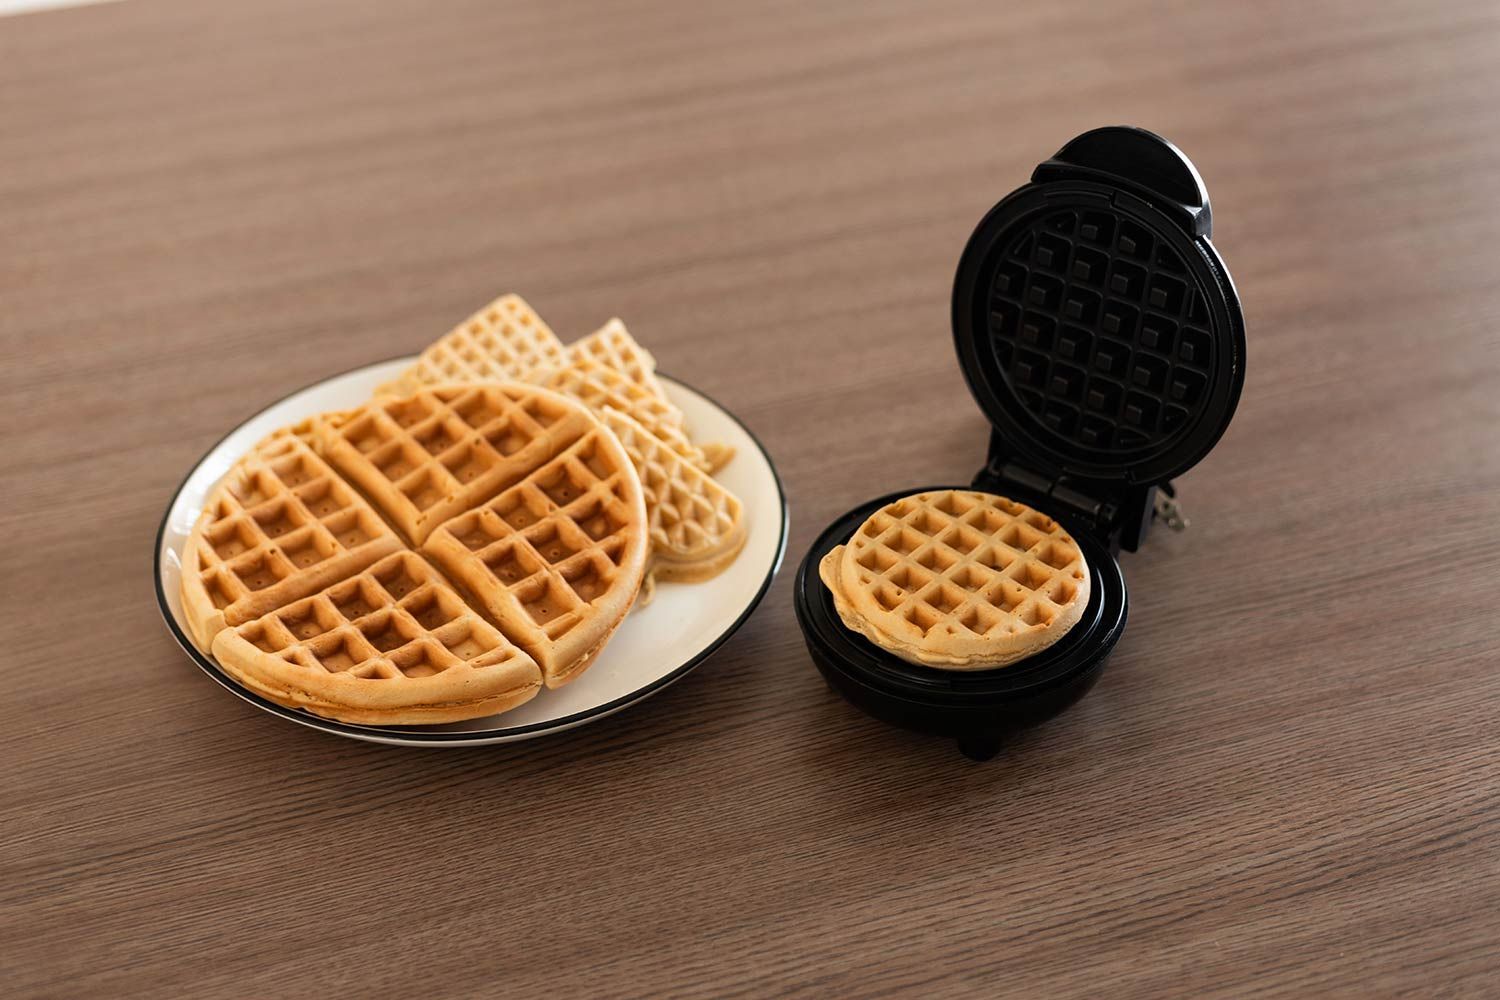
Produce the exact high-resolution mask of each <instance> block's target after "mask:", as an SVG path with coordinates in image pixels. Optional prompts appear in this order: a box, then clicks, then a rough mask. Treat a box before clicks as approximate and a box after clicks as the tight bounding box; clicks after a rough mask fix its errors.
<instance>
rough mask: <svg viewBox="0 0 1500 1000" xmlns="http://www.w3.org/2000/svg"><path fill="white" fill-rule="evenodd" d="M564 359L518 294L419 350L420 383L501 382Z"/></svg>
mask: <svg viewBox="0 0 1500 1000" xmlns="http://www.w3.org/2000/svg"><path fill="white" fill-rule="evenodd" d="M566 363H567V353H566V351H565V350H564V348H563V345H562V342H561V341H559V340H558V339H557V335H556V334H554V333H553V332H552V330H551V329H550V328H549V327H548V326H547V324H545V323H543V322H542V320H541V317H539V316H538V315H537V314H536V312H535V311H534V310H533V309H532V308H531V306H529V305H527V304H526V301H525V300H524V299H522V298H521V297H520V296H518V295H505V296H502V297H501V298H498V299H496V300H495V301H494V302H492V303H490V304H489V305H488V306H486V307H485V308H483V309H481V310H480V311H479V312H477V313H475V314H474V315H473V316H471V317H469V318H468V319H467V320H465V321H464V322H463V323H461V324H460V325H459V326H457V327H455V328H454V329H453V331H452V332H450V333H449V334H447V335H446V336H444V337H443V338H442V339H441V340H438V341H437V342H436V343H434V344H433V345H432V346H431V347H429V348H427V350H425V351H423V352H422V356H421V358H419V359H418V360H417V363H416V365H415V366H414V368H413V369H412V372H413V374H414V375H415V377H416V380H417V381H418V382H423V383H429V384H431V383H441V382H476V381H487V380H493V381H503V380H506V379H519V378H523V377H524V376H525V375H526V373H527V372H529V371H531V370H532V369H534V368H537V367H540V366H543V365H561V364H566Z"/></svg>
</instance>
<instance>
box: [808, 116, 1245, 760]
mask: <svg viewBox="0 0 1500 1000" xmlns="http://www.w3.org/2000/svg"><path fill="white" fill-rule="evenodd" d="M1211 225H1212V217H1211V215H1210V212H1209V204H1208V192H1207V191H1206V190H1205V189H1204V186H1203V181H1202V179H1201V178H1199V176H1198V172H1197V170H1195V169H1194V167H1193V165H1192V163H1191V162H1189V160H1188V158H1187V157H1186V156H1184V155H1182V153H1181V152H1180V151H1178V149H1177V148H1176V147H1175V146H1173V145H1172V144H1171V143H1169V142H1167V141H1166V140H1165V139H1163V138H1161V137H1160V136H1157V135H1153V134H1152V133H1150V132H1147V131H1144V130H1142V129H1137V128H1126V127H1110V128H1100V129H1095V130H1093V131H1091V132H1086V133H1084V134H1083V135H1080V136H1078V137H1077V138H1076V139H1074V140H1072V141H1071V142H1069V143H1068V144H1067V145H1065V146H1064V147H1063V148H1062V149H1061V150H1059V151H1058V153H1057V155H1056V156H1054V157H1052V159H1050V160H1047V161H1046V162H1045V163H1042V164H1041V165H1040V166H1038V167H1037V168H1036V171H1035V172H1034V173H1033V174H1032V175H1031V183H1029V184H1026V185H1025V186H1023V187H1021V188H1018V189H1017V190H1016V191H1014V192H1012V193H1011V194H1010V195H1009V196H1007V197H1006V198H1005V199H1004V200H1003V201H1001V202H1000V203H999V204H998V205H996V206H995V207H994V208H992V209H991V210H990V212H989V214H988V215H986V216H985V217H984V219H983V220H981V221H980V223H979V227H978V228H977V229H975V230H974V235H973V236H971V237H970V238H969V243H968V245H967V246H966V247H965V248H964V252H963V256H962V257H961V258H960V259H959V262H958V276H957V278H956V279H955V281H954V286H953V339H954V342H955V344H956V346H957V348H958V359H959V365H960V366H961V367H962V369H963V373H964V377H965V378H966V379H967V381H968V383H969V388H970V390H971V391H972V392H973V394H974V398H975V399H976V400H977V401H978V403H979V406H980V408H981V409H982V410H983V411H984V413H985V415H986V416H987V417H988V418H989V420H990V423H991V424H992V426H993V431H992V433H991V435H990V445H989V458H988V461H987V462H986V463H985V466H984V468H983V469H981V470H979V474H978V475H976V476H975V477H974V481H973V486H972V488H973V489H979V490H984V491H986V492H990V493H999V494H1002V495H1004V496H1009V497H1013V498H1015V499H1017V500H1020V501H1022V502H1024V503H1027V504H1030V505H1031V506H1033V507H1035V508H1037V509H1038V510H1041V511H1043V512H1045V513H1047V514H1050V515H1051V516H1052V517H1054V518H1056V519H1057V520H1058V521H1061V522H1062V523H1063V524H1064V525H1065V526H1066V527H1067V529H1068V531H1069V532H1070V533H1071V534H1072V535H1073V537H1074V538H1075V539H1076V540H1077V541H1078V543H1079V545H1080V546H1081V547H1082V549H1083V552H1084V555H1085V557H1086V558H1087V560H1088V563H1089V570H1090V572H1091V574H1092V580H1093V586H1092V588H1091V590H1090V597H1089V603H1088V607H1087V608H1086V609H1085V611H1084V614H1083V619H1082V620H1081V621H1080V622H1079V623H1078V624H1077V625H1076V626H1074V627H1073V629H1072V630H1070V631H1069V632H1068V634H1067V635H1066V636H1064V637H1063V638H1062V639H1061V640H1059V641H1058V642H1057V643H1056V644H1054V645H1052V646H1050V647H1049V648H1047V649H1045V650H1042V651H1041V652H1040V653H1038V654H1036V655H1035V656H1032V657H1029V658H1027V659H1025V660H1022V661H1019V662H1017V663H1015V664H1012V665H1011V666H1008V667H1004V668H1001V669H997V670H979V671H945V670H935V669H931V668H927V667H921V666H917V665H915V664H912V663H908V662H907V661H905V660H903V659H901V658H899V657H897V656H894V655H892V654H890V653H888V652H886V651H885V650H883V649H880V648H879V647H877V646H875V645H873V644H872V643H870V642H869V641H868V640H866V639H865V638H864V637H863V636H861V635H859V634H858V633H856V632H854V631H852V630H850V629H848V628H846V627H845V626H844V624H843V622H842V621H841V620H840V619H839V616H838V612H837V611H835V610H834V606H833V598H832V596H831V595H830V594H829V592H828V589H827V588H826V587H825V586H824V585H823V582H822V581H821V580H820V579H819V578H818V562H819V561H820V560H821V559H822V558H823V556H824V555H825V554H826V553H827V552H828V551H829V550H830V549H832V548H833V547H834V546H835V545H839V544H841V543H843V542H846V541H847V540H848V539H849V537H850V536H851V535H852V534H853V533H854V531H855V529H857V528H858V527H859V526H860V524H861V523H863V522H864V520H865V519H866V518H867V517H869V516H870V515H871V514H872V513H874V512H875V511H876V510H878V509H879V508H881V507H883V506H884V505H886V504H887V503H890V502H892V501H893V500H896V499H898V498H900V497H902V496H906V495H908V494H911V493H919V492H922V491H923V489H924V488H923V487H916V488H913V489H905V490H900V491H898V492H896V493H892V494H890V495H889V496H883V497H880V498H878V499H875V500H871V501H869V502H868V503H865V504H862V505H860V506H859V507H857V508H855V509H854V510H851V511H849V512H848V513H847V514H845V515H844V516H843V517H841V518H839V519H838V520H837V521H835V522H834V523H833V524H832V525H830V526H829V527H828V529H827V530H826V531H824V532H823V533H822V535H820V536H819V537H818V540H817V541H816V542H814V543H813V546H812V549H811V550H810V551H809V552H808V554H807V557H806V558H805V559H803V561H802V566H801V567H800V568H799V569H798V571H797V580H796V587H795V604H796V609H797V619H798V622H799V623H800V624H801V626H802V631H803V634H804V636H805V637H806V639H807V648H808V651H809V652H810V653H811V654H812V659H813V662H814V663H816V664H817V666H818V669H819V670H820V671H822V673H823V676H824V677H825V678H826V679H827V681H828V683H829V684H830V685H831V686H832V687H833V688H834V689H835V690H837V691H838V692H839V693H840V694H842V695H843V696H844V697H845V698H847V699H848V700H849V701H851V702H853V703H854V704H855V705H856V706H858V707H859V708H860V709H862V710H863V711H865V712H867V713H869V714H870V715H872V716H874V717H876V718H878V719H881V720H884V721H886V722H889V723H892V724H894V725H899V726H904V727H906V728H909V729H915V730H918V731H920V732H926V733H932V734H936V735H940V736H946V737H950V738H953V739H956V740H957V741H958V745H959V748H960V749H961V750H962V751H963V752H964V753H965V754H967V755H968V756H970V757H973V758H975V759H977V760H983V759H988V758H989V757H992V756H994V755H995V753H996V752H997V751H998V750H999V748H1000V745H1001V743H1002V741H1003V740H1004V738H1005V736H1006V735H1007V734H1009V733H1011V732H1014V731H1015V730H1018V729H1020V728H1022V727H1025V726H1030V725H1035V724H1037V723H1039V722H1042V721H1044V720H1046V719H1049V718H1051V717H1052V716H1054V715H1056V714H1058V713H1059V712H1061V711H1062V710H1063V709H1065V708H1067V707H1068V706H1069V705H1071V704H1072V703H1073V702H1075V701H1077V700H1078V699H1079V698H1081V697H1082V696H1083V695H1084V693H1085V692H1087V691H1088V689H1089V688H1090V687H1091V686H1092V685H1093V683H1094V682H1095V681H1096V680H1098V678H1099V674H1100V673H1101V672H1102V671H1103V668H1104V663H1105V660H1106V658H1107V657H1108V656H1109V653H1110V650H1111V649H1113V648H1114V645H1115V643H1116V642H1117V641H1118V640H1119V638H1120V635H1121V633H1122V632H1123V631H1124V629H1125V617H1126V609H1127V607H1128V605H1129V600H1128V597H1127V594H1126V589H1125V577H1124V575H1123V574H1122V573H1121V572H1120V565H1119V562H1118V561H1117V559H1116V556H1117V555H1118V553H1119V551H1120V550H1121V549H1125V550H1127V551H1132V552H1133V551H1135V550H1136V549H1137V548H1138V547H1139V546H1140V544H1141V542H1142V541H1144V540H1145V538H1146V534H1147V529H1148V528H1149V527H1150V526H1151V523H1152V520H1153V518H1155V517H1161V518H1163V519H1164V520H1166V521H1167V523H1168V524H1169V525H1170V526H1172V527H1175V528H1180V527H1183V526H1185V524H1186V522H1185V521H1184V520H1182V518H1181V516H1180V514H1179V512H1178V509H1177V507H1176V504H1175V502H1174V501H1173V500H1172V499H1171V497H1172V496H1173V495H1174V491H1173V489H1172V485H1171V480H1172V479H1173V477H1175V476H1178V475H1181V474H1182V473H1184V472H1186V471H1187V470H1188V469H1190V468H1192V467H1193V466H1194V465H1195V464H1197V462H1198V461H1199V460H1200V459H1201V458H1203V456H1204V455H1206V454H1208V451H1209V449H1211V448H1212V447H1213V446H1214V444H1215V442H1217V441H1218V440H1219V437H1220V435H1222V434H1223V433H1224V429H1225V428H1226V427H1228V425H1229V421H1230V418H1231V417H1232V416H1233V415H1234V410H1235V405H1236V404H1237V403H1238V401H1239V395H1240V387H1241V386H1242V385H1243V383H1244V379H1245V324H1244V317H1243V315H1242V314H1241V312H1240V303H1239V297H1238V295H1236V293H1235V290H1234V285H1233V284H1232V283H1231V281H1230V279H1229V272H1228V271H1226V270H1225V268H1224V264H1223V262H1222V261H1221V260H1220V259H1219V255H1218V253H1217V251H1215V249H1214V247H1213V244H1212V243H1211V242H1209V232H1210V228H1211ZM948 488H954V487H945V486H932V487H925V489H948ZM958 488H964V487H958Z"/></svg>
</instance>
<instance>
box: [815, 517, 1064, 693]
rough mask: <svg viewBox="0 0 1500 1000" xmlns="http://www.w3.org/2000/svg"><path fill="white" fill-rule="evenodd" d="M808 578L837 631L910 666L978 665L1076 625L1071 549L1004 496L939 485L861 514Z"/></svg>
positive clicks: (1030, 651)
mask: <svg viewBox="0 0 1500 1000" xmlns="http://www.w3.org/2000/svg"><path fill="white" fill-rule="evenodd" d="M818 575H819V577H821V579H822V580H823V583H824V585H825V586H827V587H828V589H829V591H830V592H831V593H832V595H833V603H834V608H835V609H836V610H837V611H838V614H839V618H840V619H842V620H843V622H844V624H845V625H847V626H848V627H849V628H851V629H853V630H854V631H856V632H859V633H860V634H861V635H863V636H864V637H865V638H867V639H869V640H870V641H871V642H872V643H874V644H875V645H877V646H879V647H881V648H882V649H885V650H887V651H889V652H891V653H894V654H895V655H897V656H899V657H901V658H902V659H904V660H907V661H909V662H911V663H917V664H920V665H923V666H929V667H937V668H940V669H948V670H986V669H992V668H996V667H1003V666H1007V665H1009V664H1012V663H1015V662H1016V661H1018V660H1021V659H1023V658H1025V657H1028V656H1031V655H1034V654H1036V653H1039V652H1041V651H1042V650H1044V649H1046V648H1047V647H1048V646H1051V645H1052V644H1054V643H1056V642H1057V641H1058V640H1060V639H1061V638H1062V637H1063V636H1064V635H1066V634H1067V633H1068V631H1069V630H1070V629H1071V628H1072V627H1073V626H1074V625H1075V624H1077V623H1078V621H1079V620H1080V619H1081V618H1082V616H1083V612H1084V609H1085V608H1086V607H1087V605H1088V600H1089V569H1088V563H1087V561H1086V560H1085V559H1084V556H1083V552H1082V550H1080V549H1079V547H1078V543H1077V542H1076V541H1074V539H1073V537H1072V536H1071V535H1069V534H1068V533H1067V532H1066V531H1065V530H1063V528H1062V526H1061V525H1059V524H1058V523H1057V522H1056V521H1054V520H1053V519H1052V518H1050V517H1048V516H1047V515H1046V514H1043V513H1041V512H1040V511H1037V510H1034V509H1032V508H1031V507H1028V506H1026V505H1025V504H1023V503H1018V502H1016V501H1014V500H1011V499H1009V498H1007V497H1001V496H995V495H994V494H990V493H977V492H972V491H967V490H939V491H935V492H931V493H918V494H915V495H913V496H908V497H903V498H902V499H900V500H897V501H895V502H894V503H890V504H887V505H886V506H884V507H882V508H881V509H880V510H878V511H876V512H875V513H874V514H871V515H870V517H869V518H867V519H866V520H865V522H864V523H863V524H862V525H860V526H859V528H858V529H857V530H856V531H855V532H854V534H853V536H852V537H851V538H850V539H849V541H848V542H847V543H846V544H844V545H839V546H836V547H835V548H834V549H832V550H831V551H830V552H829V553H828V555H826V556H824V558H823V560H822V562H821V563H820V564H819V566H818Z"/></svg>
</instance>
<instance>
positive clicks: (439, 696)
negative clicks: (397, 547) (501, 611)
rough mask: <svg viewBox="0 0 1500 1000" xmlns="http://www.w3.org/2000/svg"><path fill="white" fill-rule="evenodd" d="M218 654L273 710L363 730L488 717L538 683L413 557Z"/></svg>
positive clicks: (339, 588) (219, 644) (289, 613)
mask: <svg viewBox="0 0 1500 1000" xmlns="http://www.w3.org/2000/svg"><path fill="white" fill-rule="evenodd" d="M213 653H214V656H215V657H216V658H217V659H218V661H219V664H220V665H221V666H222V667H223V668H224V669H225V671H226V672H228V673H229V674H231V675H232V676H233V677H235V678H236V679H237V680H239V681H240V683H242V684H244V685H245V686H246V687H247V688H249V689H250V690H251V691H254V692H256V693H257V694H260V695H262V696H263V697H266V698H269V699H271V700H272V701H274V702H276V703H277V704H280V705H286V706H288V707H290V708H302V709H306V710H308V711H310V712H315V713H317V714H318V715H324V716H328V717H330V718H334V719H339V720H341V721H344V722H352V723H358V724H365V725H413V724H422V723H436V722H456V721H459V720H462V719H472V718H477V717H479V716H484V715H493V714H495V713H497V712H503V711H506V710H507V709H511V708H514V707H515V706H517V705H519V704H521V703H523V702H525V701H528V700H530V699H531V698H532V697H533V696H534V695H535V694H536V693H537V691H539V690H540V689H541V686H542V674H541V671H540V670H539V669H538V668H537V665H536V663H535V662H534V661H533V660H532V659H531V657H529V656H527V655H526V654H525V653H523V652H522V651H521V650H519V649H517V648H516V647H515V646H514V645H512V644H511V643H510V642H509V641H508V640H507V639H506V638H505V637H504V636H503V635H501V634H500V632H499V631H497V630H496V629H495V628H494V627H493V626H491V625H489V624H488V623H487V622H485V621H484V619H482V618H480V617H479V616H478V615H477V614H475V613H474V612H473V611H472V610H471V609H470V608H469V607H468V606H467V605H466V604H465V603H464V602H463V600H462V598H460V597H459V596H458V594H457V593H455V592H454V591H453V589H452V588H450V587H449V586H448V585H447V584H446V583H444V582H443V580H442V578H441V577H440V576H439V575H438V574H437V572H436V571H435V570H433V569H432V568H431V567H430V566H428V565H427V563H426V562H424V561H423V560H422V558H421V557H420V556H417V555H415V554H413V553H411V552H398V553H396V554H393V555H390V556H387V557H385V558H384V559H382V560H380V561H379V562H377V563H375V564H374V565H373V566H371V567H369V568H368V569H366V570H364V571H363V572H361V573H359V574H358V575H356V576H353V577H351V578H350V579H347V580H344V581H342V582H340V583H337V584H334V585H333V586H331V587H328V588H326V589H324V590H322V591H321V592H320V593H318V594H316V595H314V596H311V597H307V598H304V599H302V600H299V601H294V602H291V603H289V604H287V605H285V606H283V607H279V608H277V609H275V610H274V611H271V612H269V613H267V614H265V615H264V616H262V617H259V618H257V619H255V620H254V621H251V622H248V623H246V624H243V625H240V626H239V627H237V628H232V629H225V630H224V631H222V632H220V633H219V634H218V636H217V637H216V638H215V639H214V642H213Z"/></svg>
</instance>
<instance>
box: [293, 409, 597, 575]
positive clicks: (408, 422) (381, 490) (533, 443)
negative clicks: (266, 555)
mask: <svg viewBox="0 0 1500 1000" xmlns="http://www.w3.org/2000/svg"><path fill="white" fill-rule="evenodd" d="M596 424H597V422H596V421H595V420H594V419H593V417H592V416H591V415H590V414H589V412H588V411H587V410H585V409H584V408H583V407H581V406H579V405H578V404H577V403H576V402H574V401H573V400H571V399H567V398H565V397H563V396H560V395H558V394H557V393H553V392H548V391H547V390H545V389H539V388H537V387H536V386H531V385H525V384H522V383H519V382H505V383H497V384H493V385H483V386H472V385H471V386H463V385H447V386H436V387H430V388H423V389H421V390H418V391H417V392H416V393H414V394H412V395H410V396H404V397H394V398H386V397H380V398H376V399H374V400H372V401H371V402H369V403H367V404H365V405H364V406H362V407H360V408H359V409H357V410H353V411H350V412H349V413H348V414H346V415H344V416H343V417H342V418H339V419H336V420H329V421H326V422H325V423H323V425H322V427H321V430H320V443H321V445H322V453H323V454H324V455H325V456H326V457H327V459H328V462H329V464H330V465H332V466H333V467H334V468H335V469H337V470H338V471H339V472H340V473H342V474H343V475H344V476H346V477H348V479H349V481H350V482H352V483H354V484H355V485H357V486H358V487H359V488H360V489H361V490H362V491H364V494H365V495H366V496H367V497H369V498H370V500H371V502H372V503H373V504H374V505H375V507H376V509H377V510H379V511H380V512H381V513H382V514H384V515H385V517H386V519H387V520H389V521H390V522H391V523H392V524H394V525H395V526H396V527H397V528H398V529H399V530H400V531H401V533H402V534H403V535H404V536H405V537H406V540H407V541H408V542H410V543H411V544H412V545H421V544H422V543H423V542H424V541H426V540H427V536H428V535H430V534H431V533H432V530H433V529H434V528H436V527H437V526H438V525H439V524H441V523H442V522H444V521H446V520H448V519H449V518H450V517H454V516H455V515H458V514H461V513H463V512H464V511H466V510H469V509H470V508H472V507H474V506H475V505H477V504H480V503H483V502H484V501H485V500H488V499H489V498H490V497H492V496H494V495H495V494H497V493H499V492H500V491H501V490H503V489H505V488H506V487H507V486H509V485H511V484H512V483H514V482H516V481H517V480H519V479H520V478H521V477H522V476H524V475H526V474H527V473H528V472H530V471H531V470H533V469H535V468H537V467H538V466H540V465H542V464H543V463H545V462H547V461H549V460H551V459H552V458H553V457H554V456H555V455H557V454H558V453H559V452H560V451H562V450H563V449H564V448H566V447H568V445H570V444H572V443H573V442H574V441H576V440H578V438H579V437H580V436H581V435H582V434H583V433H584V432H585V431H587V430H588V429H589V428H591V427H593V426H596Z"/></svg>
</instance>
